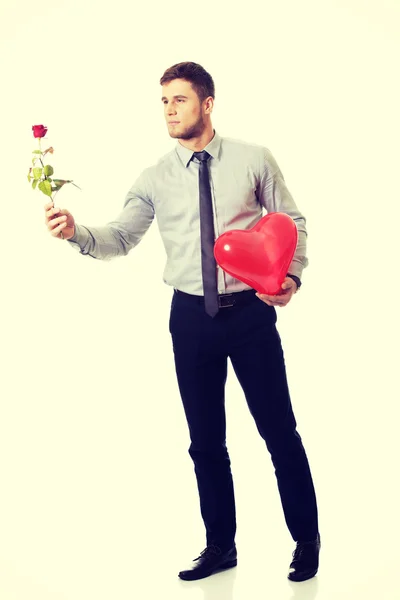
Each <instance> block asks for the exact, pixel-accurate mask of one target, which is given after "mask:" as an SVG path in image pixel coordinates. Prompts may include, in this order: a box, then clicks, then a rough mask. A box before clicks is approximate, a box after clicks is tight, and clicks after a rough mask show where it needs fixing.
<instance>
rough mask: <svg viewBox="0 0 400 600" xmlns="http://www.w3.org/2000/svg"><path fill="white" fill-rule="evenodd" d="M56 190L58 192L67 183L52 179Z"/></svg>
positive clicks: (63, 180) (62, 180)
mask: <svg viewBox="0 0 400 600" xmlns="http://www.w3.org/2000/svg"><path fill="white" fill-rule="evenodd" d="M53 183H54V185H55V189H56V190H60V189H61V188H62V186H63V185H64V184H65V183H68V181H66V180H65V179H53Z"/></svg>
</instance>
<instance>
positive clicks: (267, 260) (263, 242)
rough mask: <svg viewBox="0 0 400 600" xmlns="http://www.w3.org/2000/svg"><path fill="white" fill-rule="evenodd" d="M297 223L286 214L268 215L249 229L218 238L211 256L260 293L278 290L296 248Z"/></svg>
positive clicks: (270, 292) (225, 269) (276, 292)
mask: <svg viewBox="0 0 400 600" xmlns="http://www.w3.org/2000/svg"><path fill="white" fill-rule="evenodd" d="M297 240H298V232H297V227H296V223H295V222H294V220H293V219H292V218H291V217H289V215H287V214H286V213H277V212H276V213H269V214H268V215H265V217H263V218H262V219H260V221H259V222H258V223H257V225H255V227H253V228H252V229H248V230H239V229H234V230H232V231H227V232H226V233H223V234H222V235H220V236H219V238H218V239H217V241H216V242H215V246H214V256H215V260H216V261H217V263H218V264H219V265H220V267H221V268H222V269H223V270H224V271H226V272H227V273H229V275H232V276H233V277H235V278H236V279H239V280H240V281H243V282H244V283H246V284H247V285H249V286H250V287H252V288H253V289H255V290H256V291H257V292H260V293H261V294H269V295H271V296H274V295H275V294H278V293H279V291H280V290H281V286H282V283H283V281H284V279H285V277H286V275H287V272H288V269H289V266H290V264H291V262H292V260H293V256H294V253H295V251H296V247H297Z"/></svg>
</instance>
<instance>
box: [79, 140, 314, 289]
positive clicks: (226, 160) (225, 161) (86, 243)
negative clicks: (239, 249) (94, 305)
mask: <svg viewBox="0 0 400 600" xmlns="http://www.w3.org/2000/svg"><path fill="white" fill-rule="evenodd" d="M204 150H206V151H207V152H208V153H209V154H210V155H211V158H210V159H209V161H208V167H209V172H210V184H211V193H212V200H213V212H214V228H215V236H216V238H217V237H218V236H220V235H221V234H222V233H224V232H225V231H229V230H232V229H250V228H252V227H254V225H256V223H257V222H258V221H259V220H260V219H261V218H262V217H263V208H264V209H265V211H266V212H267V213H271V212H283V213H286V214H288V215H289V216H290V217H292V219H293V220H294V221H295V223H296V226H297V230H298V234H299V235H298V243H297V248H296V252H295V255H294V257H293V261H292V263H291V265H290V268H289V271H288V272H289V273H291V274H292V275H296V276H297V277H299V278H301V275H302V272H303V269H304V268H305V267H306V266H307V265H308V259H307V257H306V241H307V231H306V220H305V218H304V216H303V215H302V214H301V213H300V212H299V210H298V208H297V206H296V204H295V202H294V200H293V198H292V196H291V194H290V193H289V191H288V189H287V187H286V184H285V181H284V179H283V175H282V173H281V171H280V169H279V167H278V165H277V163H276V161H275V159H274V158H273V156H272V154H271V152H270V151H269V150H268V149H267V148H265V147H263V146H259V145H255V144H249V143H246V142H242V141H240V140H234V139H230V138H226V137H221V136H219V135H218V133H217V132H216V131H215V130H214V137H213V139H212V140H211V142H210V143H209V144H208V145H207V146H206V147H205V148H204ZM192 157H193V151H191V150H188V149H187V148H185V147H184V146H182V144H180V143H179V141H178V142H177V145H176V147H175V148H174V149H173V150H171V151H170V152H169V153H168V154H166V155H164V156H163V157H162V158H161V159H160V160H159V161H158V162H157V164H155V165H153V166H151V167H148V168H147V169H145V170H144V171H143V172H142V173H141V174H140V176H139V177H138V178H137V180H136V181H135V183H134V184H133V186H132V187H131V189H130V190H129V192H128V194H127V196H126V198H125V202H124V205H123V208H122V211H121V212H120V214H119V215H118V216H117V218H116V219H115V220H114V221H111V222H109V223H107V225H104V226H103V227H87V226H84V225H80V224H77V223H76V225H75V227H76V230H75V236H74V237H73V238H71V239H70V240H68V241H69V242H70V243H71V245H72V246H73V247H74V248H75V249H76V250H77V251H79V252H80V253H81V254H84V255H87V256H90V257H92V258H96V259H101V260H110V259H111V258H114V257H116V256H121V255H126V254H128V252H129V251H130V250H132V248H134V247H135V246H136V245H137V244H138V243H139V242H140V240H141V239H142V237H143V236H144V234H145V233H146V231H147V230H148V229H149V227H150V225H151V223H152V222H153V220H154V219H156V221H157V224H158V228H159V231H160V234H161V238H162V241H163V243H164V247H165V251H166V254H167V263H166V266H165V270H164V282H165V283H166V284H167V285H170V286H172V287H174V288H176V289H178V290H181V291H182V292H186V293H188V294H195V295H203V283H202V273H201V247H200V214H199V166H200V163H199V161H198V160H197V159H195V158H192ZM217 271H218V293H219V294H226V293H232V292H240V291H242V290H248V289H251V288H250V287H249V286H248V285H246V284H244V283H243V282H241V281H239V280H238V279H235V278H234V277H232V276H230V275H228V274H227V273H225V271H223V270H222V269H221V268H220V267H219V266H218V269H217Z"/></svg>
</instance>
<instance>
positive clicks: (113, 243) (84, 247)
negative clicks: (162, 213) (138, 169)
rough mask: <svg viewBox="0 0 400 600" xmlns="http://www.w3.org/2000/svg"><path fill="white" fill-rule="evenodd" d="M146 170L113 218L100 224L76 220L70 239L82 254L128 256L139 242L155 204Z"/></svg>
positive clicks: (152, 216)
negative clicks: (81, 222)
mask: <svg viewBox="0 0 400 600" xmlns="http://www.w3.org/2000/svg"><path fill="white" fill-rule="evenodd" d="M148 188H149V185H148V180H147V177H146V172H145V171H144V172H143V173H142V174H141V175H140V177H139V178H138V179H137V180H136V182H135V183H134V184H133V186H132V187H131V189H130V190H129V192H128V193H127V195H126V197H125V202H124V205H123V209H122V211H121V212H120V214H119V215H118V216H117V218H116V219H115V220H114V221H110V222H109V223H107V224H106V225H104V226H101V227H87V226H86V225H80V224H77V223H76V224H75V235H74V237H72V238H70V239H69V240H67V241H68V242H70V244H71V247H73V248H74V249H75V250H77V251H78V252H80V254H84V255H88V256H91V257H92V258H97V259H100V260H111V259H112V258H114V257H116V256H126V255H127V254H128V252H129V251H130V250H132V248H134V247H135V246H137V244H138V243H139V242H140V240H141V239H142V238H143V236H144V234H145V233H146V231H147V230H148V229H149V227H150V225H151V223H152V222H153V220H154V216H155V210H154V204H153V202H152V199H151V194H150V193H149V189H148Z"/></svg>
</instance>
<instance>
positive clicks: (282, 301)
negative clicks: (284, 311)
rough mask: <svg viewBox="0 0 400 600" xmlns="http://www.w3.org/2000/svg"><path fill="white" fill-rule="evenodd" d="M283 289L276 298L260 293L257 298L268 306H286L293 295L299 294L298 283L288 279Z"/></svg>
mask: <svg viewBox="0 0 400 600" xmlns="http://www.w3.org/2000/svg"><path fill="white" fill-rule="evenodd" d="M281 287H282V289H281V291H280V292H279V293H278V294H276V296H268V295H267V294H259V293H257V294H256V296H257V297H258V298H260V300H262V301H263V302H265V304H268V306H286V304H287V303H288V302H289V301H290V299H291V297H292V296H293V294H295V293H296V292H297V283H296V282H295V281H294V280H293V279H292V278H291V277H286V278H285V281H284V282H283V283H282V286H281Z"/></svg>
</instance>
